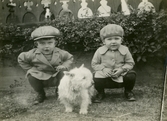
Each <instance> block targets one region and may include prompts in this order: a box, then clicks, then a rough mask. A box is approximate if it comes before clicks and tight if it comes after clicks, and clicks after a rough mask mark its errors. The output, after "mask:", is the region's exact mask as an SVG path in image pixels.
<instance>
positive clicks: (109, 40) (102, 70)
mask: <svg viewBox="0 0 167 121" xmlns="http://www.w3.org/2000/svg"><path fill="white" fill-rule="evenodd" d="M123 35H124V30H123V28H122V27H121V26H119V25H116V24H109V25H106V26H105V27H103V28H102V29H101V30H100V37H101V40H102V42H103V44H104V45H103V46H101V47H99V48H98V49H97V50H96V52H95V54H94V56H93V59H92V62H91V66H92V68H93V70H94V71H95V73H94V82H95V88H96V90H97V92H98V95H97V99H96V100H95V101H97V102H101V100H102V99H103V98H104V97H105V90H104V89H105V88H120V87H124V89H125V90H124V94H125V97H126V98H127V99H128V100H129V101H134V100H135V97H134V93H133V92H132V89H133V87H134V84H135V80H136V73H135V72H134V71H133V70H132V68H133V66H134V64H135V63H134V60H133V58H132V55H131V53H130V51H129V49H128V48H127V47H126V46H124V45H122V41H123Z"/></svg>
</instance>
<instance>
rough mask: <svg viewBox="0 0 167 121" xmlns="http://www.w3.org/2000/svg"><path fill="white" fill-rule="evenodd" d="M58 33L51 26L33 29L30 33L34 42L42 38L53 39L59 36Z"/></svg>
mask: <svg viewBox="0 0 167 121" xmlns="http://www.w3.org/2000/svg"><path fill="white" fill-rule="evenodd" d="M59 35H60V31H59V30H58V29H57V28H55V27H52V26H41V27H39V28H37V29H35V30H34V31H33V32H32V33H31V37H32V39H34V40H38V39H42V38H53V37H55V36H59Z"/></svg>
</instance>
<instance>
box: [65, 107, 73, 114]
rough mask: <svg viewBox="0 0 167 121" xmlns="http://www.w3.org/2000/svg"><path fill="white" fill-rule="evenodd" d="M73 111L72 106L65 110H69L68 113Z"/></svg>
mask: <svg viewBox="0 0 167 121" xmlns="http://www.w3.org/2000/svg"><path fill="white" fill-rule="evenodd" d="M72 111H73V109H72V108H66V110H65V112H67V113H70V112H72Z"/></svg>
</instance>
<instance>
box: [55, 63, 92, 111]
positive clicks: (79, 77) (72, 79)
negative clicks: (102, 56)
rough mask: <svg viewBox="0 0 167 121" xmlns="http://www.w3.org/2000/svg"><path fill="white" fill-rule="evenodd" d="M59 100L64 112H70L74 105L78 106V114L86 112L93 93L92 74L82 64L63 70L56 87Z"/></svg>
mask: <svg viewBox="0 0 167 121" xmlns="http://www.w3.org/2000/svg"><path fill="white" fill-rule="evenodd" d="M58 94H59V100H60V102H61V103H62V104H63V105H64V106H65V112H72V111H73V108H74V106H76V105H79V106H80V112H79V113H80V114H87V113H88V106H89V104H91V98H92V97H93V96H94V94H95V89H94V81H93V75H92V73H91V71H90V70H89V69H87V68H85V67H84V65H82V66H81V67H79V68H74V69H72V70H70V71H69V72H67V71H65V72H64V76H63V78H62V79H61V81H60V85H59V87H58Z"/></svg>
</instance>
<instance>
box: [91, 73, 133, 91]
mask: <svg viewBox="0 0 167 121" xmlns="http://www.w3.org/2000/svg"><path fill="white" fill-rule="evenodd" d="M135 81H136V73H135V71H129V72H128V73H127V74H126V75H125V76H124V77H123V83H118V82H115V81H113V80H112V79H111V78H110V77H109V78H95V77H94V83H95V89H96V90H97V91H98V93H104V89H105V88H111V89H113V88H122V87H124V88H125V91H131V90H132V89H133V87H134V85H135Z"/></svg>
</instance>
